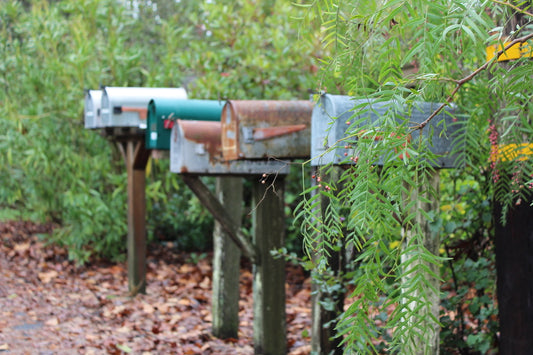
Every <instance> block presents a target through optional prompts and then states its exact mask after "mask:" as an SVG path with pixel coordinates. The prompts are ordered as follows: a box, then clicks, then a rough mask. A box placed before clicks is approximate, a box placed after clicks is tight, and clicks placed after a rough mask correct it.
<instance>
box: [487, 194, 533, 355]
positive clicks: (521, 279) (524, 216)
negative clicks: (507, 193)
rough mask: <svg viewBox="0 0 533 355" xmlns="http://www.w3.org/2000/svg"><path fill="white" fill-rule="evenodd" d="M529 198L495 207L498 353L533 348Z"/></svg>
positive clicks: (531, 213) (525, 351)
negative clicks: (504, 213)
mask: <svg viewBox="0 0 533 355" xmlns="http://www.w3.org/2000/svg"><path fill="white" fill-rule="evenodd" d="M531 203H532V199H530V200H528V201H522V203H521V204H520V205H518V206H514V207H512V208H510V209H509V211H508V213H507V217H506V220H507V223H506V224H505V225H502V223H501V221H500V218H501V214H502V206H501V205H499V204H497V205H496V206H495V208H494V220H495V221H496V230H495V234H496V272H497V278H496V279H497V285H496V286H497V290H498V309H499V317H500V349H499V350H500V354H502V355H507V354H509V355H510V354H529V353H530V352H531V349H533V207H532V206H531Z"/></svg>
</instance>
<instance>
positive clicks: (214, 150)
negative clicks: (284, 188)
mask: <svg viewBox="0 0 533 355" xmlns="http://www.w3.org/2000/svg"><path fill="white" fill-rule="evenodd" d="M221 131H222V127H221V123H220V122H212V121H211V122H210V121H189V120H177V121H176V124H174V127H172V135H171V137H172V139H171V142H170V171H171V172H173V173H178V174H183V173H190V174H201V175H261V174H288V172H289V167H288V165H287V164H284V163H282V162H279V161H276V160H272V161H267V160H256V161H249V160H239V161H229V162H228V161H224V159H223V157H222V144H221Z"/></svg>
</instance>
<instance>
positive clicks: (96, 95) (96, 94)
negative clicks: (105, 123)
mask: <svg viewBox="0 0 533 355" xmlns="http://www.w3.org/2000/svg"><path fill="white" fill-rule="evenodd" d="M101 104H102V90H87V91H86V93H85V107H84V110H83V116H84V121H85V128H99V127H102V119H101V115H100V110H101V107H102V106H101Z"/></svg>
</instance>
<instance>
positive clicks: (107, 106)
mask: <svg viewBox="0 0 533 355" xmlns="http://www.w3.org/2000/svg"><path fill="white" fill-rule="evenodd" d="M152 97H169V98H175V99H186V98H187V94H186V92H185V90H184V89H182V88H133V87H129V88H128V87H104V88H103V89H102V90H89V91H88V92H87V93H86V96H85V110H84V111H85V127H86V128H89V129H100V130H101V131H102V133H103V134H104V135H105V136H107V137H108V138H109V139H110V140H111V141H113V142H114V143H116V145H117V147H118V149H119V151H120V152H121V154H122V156H123V158H124V161H125V164H126V169H127V173H128V213H127V215H128V240H127V248H128V289H129V292H130V294H131V295H136V294H137V293H139V292H140V293H145V291H146V200H145V185H146V178H145V174H146V164H147V163H148V159H149V156H150V151H149V150H148V149H146V148H145V129H146V126H147V106H148V102H149V101H150V99H151V98H152Z"/></svg>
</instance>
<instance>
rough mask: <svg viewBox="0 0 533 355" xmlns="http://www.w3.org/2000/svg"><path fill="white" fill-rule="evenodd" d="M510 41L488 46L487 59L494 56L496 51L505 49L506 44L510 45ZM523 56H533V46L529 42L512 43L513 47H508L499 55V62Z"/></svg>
mask: <svg viewBox="0 0 533 355" xmlns="http://www.w3.org/2000/svg"><path fill="white" fill-rule="evenodd" d="M509 43H510V42H506V43H504V45H503V46H502V45H499V44H498V45H493V46H488V47H487V61H489V60H491V59H492V58H494V56H495V55H496V53H498V52H499V51H501V50H503V49H504V48H505V47H506V46H508V45H509ZM522 57H533V50H532V47H531V46H530V45H529V43H527V42H524V43H516V44H514V45H512V46H511V47H509V48H507V50H506V51H505V52H503V53H502V54H500V56H499V57H498V62H503V61H506V60H513V59H519V58H522Z"/></svg>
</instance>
